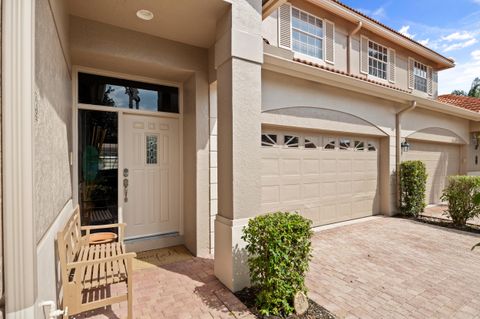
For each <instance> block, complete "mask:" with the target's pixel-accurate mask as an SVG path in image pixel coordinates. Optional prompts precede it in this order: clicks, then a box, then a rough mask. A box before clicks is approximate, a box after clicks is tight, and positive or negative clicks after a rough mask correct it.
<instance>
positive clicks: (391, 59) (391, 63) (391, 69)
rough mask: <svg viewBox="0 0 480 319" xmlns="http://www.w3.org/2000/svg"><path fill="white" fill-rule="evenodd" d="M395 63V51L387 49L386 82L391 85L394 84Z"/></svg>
mask: <svg viewBox="0 0 480 319" xmlns="http://www.w3.org/2000/svg"><path fill="white" fill-rule="evenodd" d="M396 63H397V61H396V56H395V50H394V49H388V81H390V82H391V83H395V77H396V74H395V73H396V70H397V65H396Z"/></svg>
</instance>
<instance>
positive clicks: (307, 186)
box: [302, 183, 321, 199]
mask: <svg viewBox="0 0 480 319" xmlns="http://www.w3.org/2000/svg"><path fill="white" fill-rule="evenodd" d="M302 186H303V187H302V195H303V199H318V198H320V196H321V192H320V183H304V184H303V185H302Z"/></svg>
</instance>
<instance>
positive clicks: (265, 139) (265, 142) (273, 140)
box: [262, 134, 277, 147]
mask: <svg viewBox="0 0 480 319" xmlns="http://www.w3.org/2000/svg"><path fill="white" fill-rule="evenodd" d="M275 145H277V135H276V134H262V146H266V147H273V146H275Z"/></svg>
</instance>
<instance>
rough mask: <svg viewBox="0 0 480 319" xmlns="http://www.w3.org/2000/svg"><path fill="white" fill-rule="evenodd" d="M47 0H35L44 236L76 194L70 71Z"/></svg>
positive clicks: (37, 165) (39, 221) (38, 173)
mask: <svg viewBox="0 0 480 319" xmlns="http://www.w3.org/2000/svg"><path fill="white" fill-rule="evenodd" d="M50 8H51V7H50V5H49V2H48V0H39V1H37V2H36V19H35V65H36V69H35V110H34V135H35V136H34V138H35V140H34V145H35V147H34V148H35V149H34V156H35V158H34V174H35V176H34V189H35V194H34V210H35V221H36V229H37V233H36V238H37V241H39V240H40V239H41V238H42V236H43V235H44V234H45V232H46V231H47V229H48V228H49V227H50V225H51V224H52V222H53V221H54V219H55V217H56V216H57V214H58V213H59V212H60V211H61V209H62V208H63V207H64V206H65V204H66V203H67V201H68V200H69V199H70V198H71V196H72V185H71V170H70V160H69V153H70V151H71V149H72V145H71V141H72V138H71V133H72V131H71V125H72V123H71V119H72V105H71V104H72V98H71V91H72V86H71V76H70V70H69V65H68V62H67V61H68V60H66V56H68V52H66V51H64V49H63V48H65V49H66V48H67V46H66V45H62V43H61V41H60V37H59V34H60V32H57V29H56V25H55V20H54V16H53V12H52V10H51V9H50Z"/></svg>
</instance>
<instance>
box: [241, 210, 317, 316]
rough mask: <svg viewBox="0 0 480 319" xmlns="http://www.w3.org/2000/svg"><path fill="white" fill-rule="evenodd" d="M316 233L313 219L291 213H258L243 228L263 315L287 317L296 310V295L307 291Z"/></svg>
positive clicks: (259, 307) (252, 278) (257, 301)
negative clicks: (294, 301)
mask: <svg viewBox="0 0 480 319" xmlns="http://www.w3.org/2000/svg"><path fill="white" fill-rule="evenodd" d="M312 234H313V232H312V230H311V221H310V220H308V219H306V218H304V217H302V216H300V215H299V214H298V213H288V212H285V213H284V212H277V213H271V214H266V215H261V216H257V217H255V218H253V219H250V220H249V222H248V225H247V226H246V227H245V228H244V229H243V236H242V239H243V240H245V241H246V242H247V246H246V250H247V253H248V265H249V268H250V280H251V284H252V286H253V287H254V288H256V289H257V290H258V293H257V298H256V304H257V307H258V309H259V313H260V314H262V315H275V316H287V315H289V314H291V313H292V312H293V310H294V307H293V299H294V296H295V294H296V293H297V292H298V291H303V292H305V293H306V286H305V274H306V272H307V270H308V264H309V261H310V259H311V251H312V249H311V237H312Z"/></svg>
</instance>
